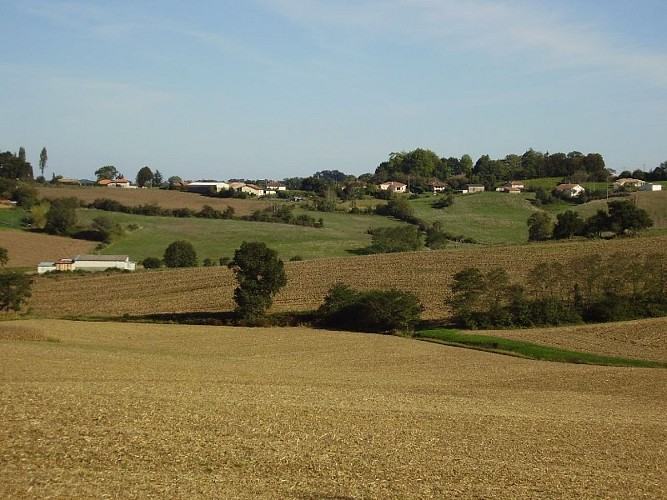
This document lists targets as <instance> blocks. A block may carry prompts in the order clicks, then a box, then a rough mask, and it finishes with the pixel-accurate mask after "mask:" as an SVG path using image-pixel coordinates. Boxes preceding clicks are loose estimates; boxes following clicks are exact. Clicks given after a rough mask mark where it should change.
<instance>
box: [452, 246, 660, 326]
mask: <svg viewBox="0 0 667 500" xmlns="http://www.w3.org/2000/svg"><path fill="white" fill-rule="evenodd" d="M450 291H451V294H450V298H449V299H448V300H447V301H446V303H447V304H448V305H449V306H450V307H451V308H452V311H453V313H454V319H455V321H456V322H457V323H458V324H459V325H460V326H463V327H465V328H470V329H476V328H514V327H534V326H553V325H561V324H570V323H581V322H608V321H622V320H630V319H639V318H647V317H657V316H664V315H667V254H665V253H653V254H650V255H647V256H646V257H645V258H644V259H643V260H640V259H633V260H628V257H627V255H612V256H610V257H607V258H603V257H601V256H600V255H597V254H593V255H586V256H582V257H577V258H573V259H571V260H569V261H568V262H566V263H557V262H540V263H538V264H536V265H535V266H534V267H533V268H532V269H531V270H530V271H529V272H528V274H527V276H526V278H525V279H524V280H523V281H522V282H516V281H512V280H511V279H510V277H509V274H508V273H507V271H506V270H505V269H503V268H493V269H491V270H490V271H488V272H483V271H481V270H480V269H479V268H476V267H468V268H466V269H463V270H462V271H459V272H458V273H456V274H455V275H454V277H453V282H452V285H451V288H450Z"/></svg>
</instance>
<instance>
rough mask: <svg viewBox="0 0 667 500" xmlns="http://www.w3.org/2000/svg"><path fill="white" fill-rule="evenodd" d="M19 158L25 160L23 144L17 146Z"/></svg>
mask: <svg viewBox="0 0 667 500" xmlns="http://www.w3.org/2000/svg"><path fill="white" fill-rule="evenodd" d="M19 160H21V161H26V160H25V148H24V147H23V146H21V147H20V148H19Z"/></svg>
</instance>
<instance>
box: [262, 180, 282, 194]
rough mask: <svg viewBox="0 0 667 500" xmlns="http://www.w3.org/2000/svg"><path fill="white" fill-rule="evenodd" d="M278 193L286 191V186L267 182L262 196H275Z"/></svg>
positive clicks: (280, 183)
mask: <svg viewBox="0 0 667 500" xmlns="http://www.w3.org/2000/svg"><path fill="white" fill-rule="evenodd" d="M278 191H287V186H286V185H285V184H283V183H282V182H275V181H269V182H267V183H266V188H265V189H264V194H276V193H277V192H278Z"/></svg>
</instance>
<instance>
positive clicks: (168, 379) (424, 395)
mask: <svg viewBox="0 0 667 500" xmlns="http://www.w3.org/2000/svg"><path fill="white" fill-rule="evenodd" d="M17 328H18V332H17V331H15V332H14V333H13V334H11V333H10V335H7V336H5V337H4V339H3V336H2V334H1V332H5V331H8V330H12V329H17ZM10 338H11V340H10ZM21 339H24V340H21ZM39 339H46V340H42V341H40V340H39ZM0 400H2V402H3V404H2V405H0V418H2V422H3V425H2V427H1V428H0V496H2V497H4V498H35V497H38V498H42V497H56V498H74V497H86V498H106V497H123V498H167V497H168V498H242V499H243V498H453V497H462V498H512V499H516V498H592V497H600V498H640V497H642V498H665V497H666V496H667V471H666V470H665V468H664V449H663V447H664V438H665V435H666V432H667V416H666V415H667V414H666V413H665V411H664V409H665V408H664V404H665V401H666V400H667V370H663V369H635V368H611V367H599V366H586V365H571V364H560V363H548V362H536V361H529V360H523V359H519V358H513V357H508V356H498V355H494V354H489V353H483V352H478V351H471V350H466V349H458V348H452V347H445V346H441V345H436V344H432V343H426V342H419V341H416V340H412V339H405V338H400V337H392V336H381V335H367V334H352V333H345V332H326V331H318V330H308V329H280V330H269V329H246V330H244V329H237V328H220V327H187V326H178V325H168V326H166V325H141V324H118V323H113V324H110V323H76V322H66V321H54V320H49V321H39V320H30V321H22V322H20V323H19V324H18V325H17V324H16V323H13V322H3V323H0Z"/></svg>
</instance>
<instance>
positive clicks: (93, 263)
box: [37, 255, 137, 274]
mask: <svg viewBox="0 0 667 500" xmlns="http://www.w3.org/2000/svg"><path fill="white" fill-rule="evenodd" d="M136 266H137V263H136V262H134V261H131V260H130V257H129V256H127V255H77V256H76V257H74V258H73V259H59V260H57V261H55V262H40V263H39V265H38V266H37V272H38V273H39V274H44V273H48V272H51V271H79V270H81V271H104V270H106V269H110V268H111V269H122V270H123V271H134V270H135V269H136Z"/></svg>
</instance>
